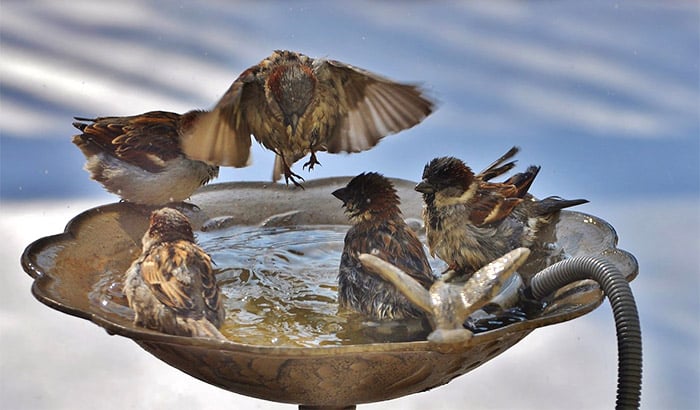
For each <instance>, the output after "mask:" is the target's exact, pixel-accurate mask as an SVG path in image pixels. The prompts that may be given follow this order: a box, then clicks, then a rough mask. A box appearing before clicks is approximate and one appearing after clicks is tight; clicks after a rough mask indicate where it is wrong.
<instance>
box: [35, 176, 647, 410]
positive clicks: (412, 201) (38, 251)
mask: <svg viewBox="0 0 700 410" xmlns="http://www.w3.org/2000/svg"><path fill="white" fill-rule="evenodd" d="M348 180H349V178H331V179H323V180H316V181H310V182H308V183H306V184H305V188H306V190H304V191H301V190H298V189H290V188H287V187H285V186H283V185H280V184H266V183H224V184H215V185H210V186H207V187H205V188H204V189H202V190H200V191H199V192H197V193H196V194H195V195H194V196H193V197H192V198H191V201H190V203H191V204H194V205H196V207H191V206H190V207H184V206H183V207H182V208H181V209H183V208H184V209H185V212H186V214H187V215H188V216H189V217H190V219H191V221H192V225H193V227H194V228H195V231H198V230H200V229H201V228H202V226H203V224H210V225H211V224H212V220H213V221H224V220H228V221H235V223H236V224H240V225H243V226H255V225H260V224H261V222H263V221H267V222H266V223H270V221H273V223H275V224H279V225H312V226H313V225H347V219H346V217H345V216H344V215H343V213H342V209H341V207H340V203H339V202H338V201H335V200H334V198H332V196H331V192H332V191H333V190H335V189H337V188H338V187H341V186H344V185H345V184H346V183H347V181H348ZM394 183H395V184H396V188H397V190H398V192H399V195H400V197H401V199H402V210H403V213H404V216H405V217H407V218H420V212H421V207H422V201H421V197H420V196H419V194H418V193H416V192H415V191H414V190H413V187H414V183H412V182H409V181H402V180H394ZM197 208H198V209H197ZM149 213H150V209H146V208H143V207H139V206H135V205H131V204H128V203H114V204H109V205H105V206H100V207H97V208H93V209H90V210H88V211H85V212H83V213H81V214H80V215H78V216H76V217H75V218H74V219H73V220H71V221H70V222H69V223H68V225H67V227H66V230H65V232H64V233H62V234H58V235H54V236H50V237H45V238H41V239H38V240H37V241H35V242H34V243H32V244H31V245H29V246H28V247H27V248H26V250H25V252H24V254H23V255H22V265H23V268H24V270H25V271H26V272H27V273H29V274H30V275H31V276H32V277H33V278H34V279H35V281H34V284H33V286H32V293H33V294H34V296H35V297H36V298H37V299H38V300H39V301H41V302H42V303H44V304H46V305H48V306H49V307H52V308H54V309H57V310H59V311H61V312H64V313H67V314H70V315H74V316H77V317H80V318H84V319H88V320H90V321H92V322H94V323H95V324H97V325H98V326H101V327H103V328H104V329H105V330H106V331H107V332H108V333H109V334H113V335H120V336H124V337H127V338H129V339H132V340H133V341H135V342H136V343H137V344H138V345H139V346H141V347H142V348H144V349H145V350H147V351H148V352H150V353H151V354H153V355H154V356H156V357H158V358H159V359H161V360H163V361H164V362H166V363H168V364H170V365H171V366H174V367H176V368H178V369H180V370H182V371H184V372H186V373H188V374H190V375H192V376H194V377H196V378H198V379H200V380H203V381H205V382H207V383H209V384H212V385H214V386H218V387H221V388H223V389H226V390H229V391H232V392H235V393H239V394H244V395H247V396H252V397H257V398H260V399H264V400H271V401H276V402H284V403H293V404H299V405H300V407H302V408H307V407H314V408H316V407H318V408H344V407H348V408H353V407H354V406H355V405H356V404H360V403H370V402H376V401H382V400H388V399H393V398H397V397H401V396H404V395H408V394H412V393H417V392H421V391H425V390H428V389H431V388H434V387H436V386H440V385H443V384H446V383H448V382H449V381H450V380H452V379H454V378H455V377H457V376H460V375H463V374H465V373H467V372H469V371H470V370H473V369H475V368H476V367H478V366H480V365H482V364H484V363H486V362H487V361H488V360H490V359H492V358H494V357H496V356H498V355H499V354H501V353H503V352H504V351H505V350H507V349H508V348H509V347H511V346H513V345H514V344H515V343H517V342H519V341H520V340H521V339H523V338H524V337H525V336H527V335H528V334H529V333H530V332H532V331H533V330H534V329H536V328H538V327H540V326H547V325H551V324H555V323H559V322H564V321H567V320H571V319H574V318H576V317H579V316H582V315H584V314H586V313H588V312H590V311H592V310H593V309H595V308H596V307H597V306H598V305H599V304H600V303H601V302H602V299H603V294H602V292H601V291H600V288H599V287H598V285H597V284H596V283H595V282H593V281H587V280H586V281H579V282H576V283H573V284H571V285H570V286H567V287H565V288H562V289H560V290H559V291H558V292H557V293H556V294H555V295H554V297H553V299H552V300H551V301H550V302H549V303H548V304H547V306H546V308H545V309H544V310H543V311H542V312H541V313H539V314H537V316H536V317H532V318H529V319H528V320H525V321H521V322H517V323H513V324H510V325H507V326H504V327H501V328H498V329H495V330H490V331H485V332H482V333H476V334H475V335H474V336H473V337H472V338H470V339H468V340H466V341H461V342H455V343H432V342H428V341H427V340H420V341H406V342H388V343H364V344H345V345H322V346H321V345H319V346H316V347H291V346H270V345H260V344H246V343H238V342H233V341H217V340H208V339H199V338H188V337H180V336H171V335H168V334H163V333H159V332H155V331H150V330H146V329H142V328H139V327H135V326H134V325H133V324H132V322H131V319H130V317H129V315H128V312H127V314H124V312H126V311H128V308H126V307H122V308H121V309H122V310H123V311H124V312H122V314H119V312H115V311H109V310H106V309H103V308H102V307H101V306H100V304H99V303H96V302H95V300H96V298H95V297H94V292H95V289H96V284H97V283H98V282H100V281H105V280H114V278H119V277H120V275H121V274H122V273H123V272H124V271H125V270H126V269H127V268H128V266H129V265H130V264H131V262H132V260H133V259H135V258H136V256H137V255H138V254H139V252H140V240H141V237H142V235H143V233H144V232H145V230H146V227H147V225H148V215H149ZM224 216H230V217H231V218H228V219H223V218H222V217H224ZM271 217H272V219H270V218H271ZM542 235H544V236H547V238H545V239H544V241H545V242H549V243H552V244H556V246H557V247H558V248H560V249H561V250H562V251H563V252H564V253H565V254H566V255H568V256H572V257H574V256H582V255H593V256H604V257H606V258H608V260H610V261H611V262H612V263H613V264H615V265H616V266H617V267H618V268H619V269H620V271H621V272H622V273H623V274H624V275H625V276H626V278H627V280H628V281H629V280H632V279H633V278H634V277H635V276H636V275H637V262H636V260H635V258H634V257H633V256H632V255H631V254H629V253H627V252H625V251H622V250H619V249H617V248H616V244H617V236H616V233H615V231H614V230H613V228H612V227H611V226H610V225H609V224H608V223H606V222H605V221H603V220H601V219H598V218H596V217H594V216H590V215H586V214H583V213H579V212H570V211H563V212H562V213H561V216H560V218H559V220H558V221H557V222H556V224H553V226H552V227H551V229H549V230H548V232H543V233H542ZM548 263H550V261H548V260H547V259H545V258H541V257H537V252H534V251H533V254H532V255H531V257H530V259H529V260H528V262H527V264H526V265H525V266H523V267H522V268H521V270H520V273H521V275H522V276H524V277H527V276H528V273H527V272H528V271H529V272H531V273H536V272H537V271H539V270H540V269H542V268H543V267H545V266H547V264H548ZM107 278H112V279H107ZM115 283H116V282H115ZM122 303H125V302H122Z"/></svg>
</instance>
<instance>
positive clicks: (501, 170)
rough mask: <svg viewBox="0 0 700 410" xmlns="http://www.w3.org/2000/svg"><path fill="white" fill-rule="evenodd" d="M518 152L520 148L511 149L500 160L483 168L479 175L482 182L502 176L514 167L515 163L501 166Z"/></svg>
mask: <svg viewBox="0 0 700 410" xmlns="http://www.w3.org/2000/svg"><path fill="white" fill-rule="evenodd" d="M518 151H520V148H518V147H513V148H511V149H509V150H508V152H506V153H505V154H503V155H502V156H501V157H500V158H498V159H497V160H495V161H494V162H492V163H491V165H489V166H488V167H486V168H484V170H483V171H481V172H480V173H479V175H480V176H481V179H482V180H483V181H488V180H491V179H493V178H495V177H497V176H499V175H503V174H505V173H506V172H508V171H510V170H511V169H513V167H515V162H516V161H511V162H508V163H507V164H503V163H504V162H505V161H506V160H509V159H511V158H513V157H514V156H515V154H517V153H518Z"/></svg>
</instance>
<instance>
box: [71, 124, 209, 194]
mask: <svg viewBox="0 0 700 410" xmlns="http://www.w3.org/2000/svg"><path fill="white" fill-rule="evenodd" d="M199 115H201V112H198V111H192V112H189V113H187V114H184V115H180V114H175V113H171V112H164V111H152V112H147V113H145V114H141V115H135V116H132V117H101V118H95V119H87V118H76V120H78V121H90V122H91V123H90V124H86V123H83V122H74V123H73V126H75V127H76V128H77V129H79V130H80V131H82V134H79V135H76V136H74V137H73V143H74V144H75V145H77V146H78V148H80V150H81V151H82V152H83V154H84V155H85V157H86V158H87V163H86V164H85V169H86V170H87V171H88V172H89V173H90V175H91V177H92V179H94V180H96V181H98V182H99V183H101V184H102V185H103V186H104V187H105V188H106V189H107V190H108V191H110V192H112V193H114V194H117V195H119V196H120V197H121V198H122V199H123V200H126V201H129V202H134V203H138V204H143V205H164V204H167V203H170V202H179V201H182V200H184V199H186V198H189V197H190V195H192V193H193V192H194V191H195V190H196V189H197V188H199V187H200V186H202V185H204V184H206V183H207V182H209V181H210V180H211V179H212V178H216V177H217V176H218V175H219V167H218V166H212V165H208V164H205V163H204V162H201V161H194V160H191V159H188V158H186V157H185V156H184V155H183V154H182V151H181V150H180V134H181V133H182V132H183V130H186V129H188V128H189V127H191V125H192V123H193V122H195V121H196V120H197V117H198V116H199Z"/></svg>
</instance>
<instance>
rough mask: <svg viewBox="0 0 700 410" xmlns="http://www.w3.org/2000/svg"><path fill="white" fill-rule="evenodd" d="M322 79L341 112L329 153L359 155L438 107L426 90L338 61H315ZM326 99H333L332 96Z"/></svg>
mask: <svg viewBox="0 0 700 410" xmlns="http://www.w3.org/2000/svg"><path fill="white" fill-rule="evenodd" d="M313 65H314V71H315V73H316V76H317V77H318V79H319V80H320V81H321V82H323V83H324V84H328V86H329V87H331V89H332V92H331V93H329V94H332V95H333V96H337V97H333V98H337V100H338V101H337V102H336V101H329V102H328V103H329V104H337V105H338V108H339V111H340V118H339V123H338V125H337V126H336V127H335V128H334V129H333V130H332V134H331V135H330V136H329V138H328V142H327V151H328V152H331V153H336V152H359V151H364V150H366V149H369V148H371V147H373V146H375V145H376V144H377V143H378V142H379V140H380V139H381V138H383V137H384V136H386V135H389V134H393V133H396V132H399V131H401V130H404V129H407V128H411V127H413V126H414V125H416V124H418V123H419V122H421V121H422V120H423V119H424V118H425V117H427V116H428V115H429V114H430V113H431V112H432V111H433V108H434V104H433V102H432V101H430V100H429V99H427V98H426V97H424V96H423V92H422V90H421V89H420V88H419V87H418V86H416V85H412V84H401V83H396V82H393V81H391V80H389V79H387V78H384V77H381V76H378V75H376V74H373V73H371V72H369V71H366V70H362V69H360V68H357V67H353V66H351V65H348V64H345V63H341V62H339V61H334V60H323V59H319V60H314V63H313ZM326 97H328V98H330V96H329V95H327V96H326Z"/></svg>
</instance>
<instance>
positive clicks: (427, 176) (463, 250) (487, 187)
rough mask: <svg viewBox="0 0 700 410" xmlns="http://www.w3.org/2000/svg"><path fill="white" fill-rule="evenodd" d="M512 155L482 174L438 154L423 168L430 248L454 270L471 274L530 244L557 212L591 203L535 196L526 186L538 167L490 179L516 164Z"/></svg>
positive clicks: (420, 188)
mask: <svg viewBox="0 0 700 410" xmlns="http://www.w3.org/2000/svg"><path fill="white" fill-rule="evenodd" d="M517 152H518V149H517V148H515V147H514V148H512V149H511V150H510V151H508V153H506V154H505V155H503V156H502V157H501V158H499V159H498V160H497V161H496V162H494V163H493V164H491V165H489V167H487V168H486V169H485V170H484V171H482V172H480V173H479V174H476V175H475V174H474V173H473V172H472V170H471V169H470V168H469V167H468V166H467V165H465V164H464V162H462V161H461V160H459V159H457V158H454V157H442V158H435V159H433V160H432V161H430V162H429V163H428V164H427V165H426V166H425V169H424V170H423V180H422V181H421V182H420V183H419V184H418V185H417V186H416V191H419V192H421V193H423V200H424V202H425V207H424V209H423V220H424V222H425V229H426V234H427V239H428V246H429V248H430V252H431V254H432V255H433V256H435V255H437V256H438V257H439V258H440V259H442V260H443V261H445V262H446V263H447V264H448V265H449V267H450V268H451V269H454V270H455V271H458V272H461V273H466V274H471V273H473V272H475V271H476V270H478V269H480V268H481V267H482V266H484V265H486V264H488V263H489V262H491V261H493V260H495V259H497V258H499V257H501V256H503V255H504V254H506V253H507V252H509V251H511V250H513V249H515V248H518V247H529V246H532V245H533V243H534V241H535V237H536V234H537V232H538V230H539V229H540V228H541V227H542V226H543V224H546V223H548V221H549V220H550V219H551V217H552V215H553V214H555V213H556V212H557V211H559V210H561V209H563V208H567V207H570V206H574V205H579V204H583V203H586V202H588V201H587V200H585V199H575V200H563V199H561V198H558V197H549V198H545V199H543V200H536V199H535V198H533V197H532V196H531V195H530V194H528V190H529V188H530V186H531V185H532V183H533V181H534V180H535V177H536V176H537V173H538V172H539V170H540V167H538V166H530V167H528V168H527V170H526V171H525V172H522V173H518V174H515V175H513V176H512V177H511V178H509V179H507V180H506V181H504V182H500V183H493V182H488V180H490V179H492V178H495V177H496V176H499V175H501V174H503V173H505V172H507V171H508V170H510V169H511V168H513V166H514V161H512V162H509V163H506V164H504V162H505V161H506V160H508V159H510V158H511V157H513V156H514V155H515V154H516V153H517Z"/></svg>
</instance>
